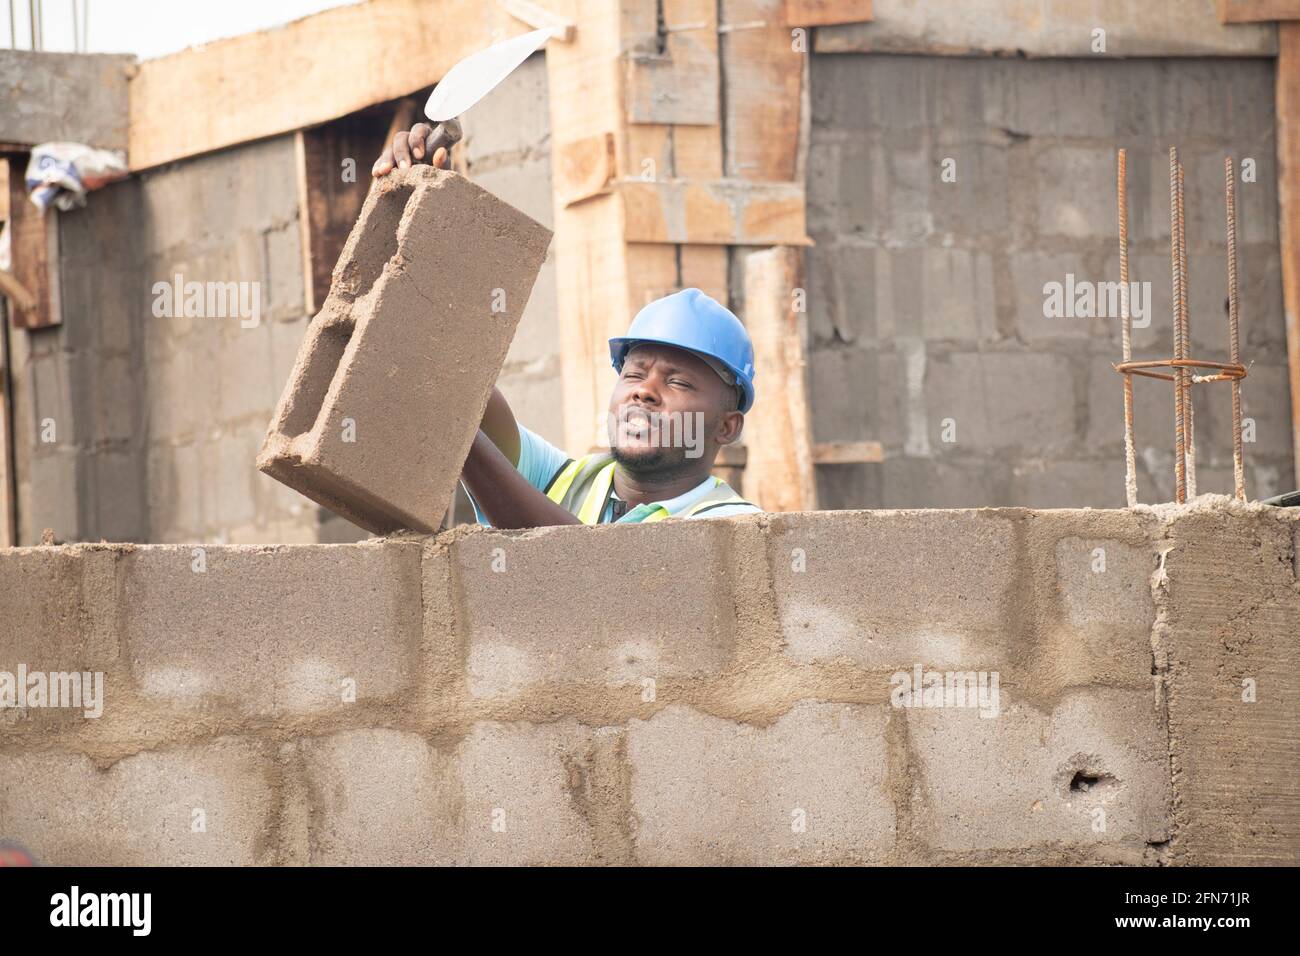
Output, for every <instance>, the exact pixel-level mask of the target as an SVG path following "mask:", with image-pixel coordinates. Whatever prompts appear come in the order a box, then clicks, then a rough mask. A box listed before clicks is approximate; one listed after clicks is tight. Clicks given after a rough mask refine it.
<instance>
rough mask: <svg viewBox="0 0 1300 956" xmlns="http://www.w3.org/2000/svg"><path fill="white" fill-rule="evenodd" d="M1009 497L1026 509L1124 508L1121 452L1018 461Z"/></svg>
mask: <svg viewBox="0 0 1300 956" xmlns="http://www.w3.org/2000/svg"><path fill="white" fill-rule="evenodd" d="M1111 374H1112V375H1115V373H1114V372H1112V373H1111ZM1115 378H1117V379H1118V378H1119V376H1118V375H1115ZM1140 481H1141V478H1140V477H1139V482H1140ZM1139 487H1141V485H1140V484H1139ZM1148 490H1149V489H1148ZM1011 496H1012V500H1013V501H1014V502H1015V503H1016V504H1017V506H1019V507H1025V508H1123V507H1124V506H1125V504H1126V502H1127V500H1128V499H1127V498H1126V497H1125V494H1124V455H1123V452H1122V451H1121V452H1120V453H1119V455H1118V457H1112V458H1098V459H1068V458H1067V459H1057V460H1055V461H1052V460H1043V459H1030V460H1027V461H1021V462H1019V463H1018V464H1016V465H1015V467H1014V468H1012V470H1011Z"/></svg>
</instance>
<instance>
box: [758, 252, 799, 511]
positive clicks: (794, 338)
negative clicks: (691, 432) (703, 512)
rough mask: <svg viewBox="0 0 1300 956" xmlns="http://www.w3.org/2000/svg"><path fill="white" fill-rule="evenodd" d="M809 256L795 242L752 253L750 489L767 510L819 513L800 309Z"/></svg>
mask: <svg viewBox="0 0 1300 956" xmlns="http://www.w3.org/2000/svg"><path fill="white" fill-rule="evenodd" d="M801 260H802V254H801V252H800V250H798V249H796V248H791V247H788V246H778V247H776V248H774V249H764V250H762V251H760V252H751V253H750V254H749V255H747V256H745V267H744V268H745V326H746V328H748V329H749V335H750V338H751V339H752V340H753V342H754V374H755V377H756V380H757V383H758V387H759V388H760V389H761V393H760V395H761V397H760V398H759V400H758V401H757V402H755V403H754V407H753V408H752V409H750V411H749V414H748V415H746V416H745V419H746V421H745V446H746V448H747V449H748V458H747V460H746V462H745V494H746V496H747V497H749V499H750V500H751V501H753V502H754V503H755V504H757V505H759V506H760V507H762V508H763V509H765V510H767V511H812V510H815V509H816V507H817V486H816V482H815V480H814V476H813V453H812V438H811V436H812V425H811V422H810V420H809V411H808V396H807V387H806V384H805V379H806V369H805V365H806V362H805V358H804V340H805V337H806V334H807V332H806V319H807V317H806V314H805V313H803V312H799V311H796V309H795V307H794V303H795V297H794V290H795V289H797V288H800V286H801V283H802V278H801V271H802V263H801Z"/></svg>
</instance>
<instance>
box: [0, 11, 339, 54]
mask: <svg viewBox="0 0 1300 956" xmlns="http://www.w3.org/2000/svg"><path fill="white" fill-rule="evenodd" d="M355 2H358V0H84V7H85V8H86V9H88V12H89V15H88V18H87V24H86V33H87V41H88V43H87V45H88V49H89V52H91V53H134V54H136V56H139V57H141V58H143V59H148V58H151V57H155V56H162V55H164V54H167V53H174V52H176V51H177V50H183V49H185V48H186V47H189V46H194V45H195V44H198V43H207V42H208V41H210V40H216V39H219V38H221V37H229V36H235V35H236V34H240V33H251V32H253V31H254V30H262V29H265V28H266V27H270V26H275V25H276V24H280V23H288V22H289V21H291V20H297V19H299V18H301V17H305V16H307V15H308V14H312V13H318V12H319V11H321V10H326V9H329V8H330V7H341V6H344V5H345V4H348V3H355ZM74 3H76V6H77V10H78V16H80V10H81V9H82V8H83V2H82V0H41V7H42V10H41V18H40V22H41V23H42V24H43V27H44V41H43V42H42V44H41V48H42V49H44V50H56V51H71V50H72V49H74V46H73V32H72V23H73V12H72V11H73V4H74ZM30 5H31V0H0V47H5V48H8V47H11V46H17V47H18V48H20V49H24V50H25V49H30V47H31V33H30V30H31V25H30V24H31V21H30V18H29V16H28V9H29V8H30ZM10 11H12V13H13V18H14V21H15V23H14V27H15V28H14V30H13V32H14V33H16V34H17V36H18V42H17V44H15V43H14V42H13V41H12V39H11V33H10V26H9V23H10V21H9V17H10Z"/></svg>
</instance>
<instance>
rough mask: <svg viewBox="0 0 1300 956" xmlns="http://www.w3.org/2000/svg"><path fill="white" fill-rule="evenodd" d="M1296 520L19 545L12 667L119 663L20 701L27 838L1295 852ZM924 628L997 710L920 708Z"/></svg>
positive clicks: (1166, 517)
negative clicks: (57, 691) (913, 698)
mask: <svg viewBox="0 0 1300 956" xmlns="http://www.w3.org/2000/svg"><path fill="white" fill-rule="evenodd" d="M1298 535H1300V517H1298V516H1296V515H1294V514H1289V513H1287V512H1284V511H1280V510H1272V509H1266V508H1262V507H1260V506H1252V507H1245V506H1239V505H1235V504H1228V503H1227V502H1226V501H1224V500H1222V499H1220V500H1219V501H1218V502H1217V503H1215V504H1213V505H1207V504H1206V502H1201V503H1198V504H1197V505H1196V506H1194V507H1191V508H1184V509H1173V508H1164V509H1160V510H1155V509H1141V510H1138V511H1134V512H1120V511H1088V510H1083V511H1026V510H1018V509H1006V510H978V511H960V510H954V511H888V512H840V513H824V512H822V513H812V514H797V515H784V516H771V517H756V518H745V519H733V520H722V521H708V522H680V523H676V522H674V523H668V524H663V525H656V526H608V527H601V528H554V529H547V530H543V531H533V532H527V533H499V532H489V531H485V530H482V529H477V528H476V529H458V530H457V531H455V532H452V533H448V534H444V535H441V536H439V537H436V538H417V537H395V538H389V539H384V540H375V541H369V542H362V543H359V544H350V545H302V546H280V547H253V546H214V547H209V548H207V549H206V551H205V552H203V553H201V554H200V553H199V552H196V551H195V550H194V548H192V547H191V546H188V545H172V546H143V547H132V546H93V545H76V546H70V547H60V548H31V549H18V550H12V551H7V552H4V553H2V554H0V671H6V670H7V671H9V672H11V673H12V672H15V671H16V670H17V668H18V666H19V665H20V664H22V665H25V666H26V668H27V669H28V671H29V672H34V671H38V670H41V671H60V670H62V671H68V670H74V669H75V670H84V671H102V672H104V673H105V675H106V678H105V679H106V683H107V693H106V703H105V705H104V708H103V714H102V716H101V717H100V718H98V719H85V718H83V717H82V716H81V715H80V713H78V712H72V711H70V710H54V709H49V708H46V709H38V708H30V709H28V710H26V711H19V710H13V709H10V710H0V838H4V839H12V840H17V841H19V842H21V843H23V844H25V845H26V846H27V847H28V848H29V849H30V850H32V851H33V852H34V853H35V854H36V856H37V857H38V858H39V859H41V860H42V861H44V862H47V863H53V864H73V863H79V864H147V863H170V864H183V863H230V864H303V863H316V864H334V863H555V864H559V863H613V864H617V863H634V862H635V863H643V864H661V863H668V864H679V863H680V864H685V863H738V864H745V863H768V862H784V863H831V862H853V863H857V862H872V863H896V864H934V863H938V864H943V863H957V862H1024V863H1123V864H1136V865H1155V864H1208V863H1290V864H1295V863H1296V862H1300V783H1297V781H1298V780H1300V774H1298V773H1297V771H1298V770H1300V736H1298V735H1297V727H1298V726H1300V722H1298V721H1297V718H1298V717H1300V713H1298V712H1297V711H1298V709H1300V704H1297V701H1298V700H1300V695H1298V694H1297V681H1296V676H1295V673H1294V669H1293V668H1292V667H1290V665H1289V661H1290V658H1291V651H1292V650H1293V645H1294V641H1295V635H1296V634H1297V633H1300V589H1298V586H1297V582H1296V574H1297V536H1298ZM578 556H580V557H581V560H576V558H577V557H578ZM200 567H202V568H203V570H201V571H199V570H196V568H200ZM917 666H920V667H922V668H924V669H925V670H926V671H936V672H946V671H984V672H996V673H997V674H998V675H999V682H1000V683H999V702H998V710H997V715H996V716H981V712H980V711H979V710H978V709H974V708H970V707H966V708H960V707H958V708H954V707H926V706H922V707H916V708H902V707H896V706H894V703H895V701H894V700H893V696H892V692H893V691H894V689H895V685H894V684H893V683H892V682H891V681H892V679H893V678H894V676H895V675H896V674H897V673H899V672H904V673H907V674H911V673H912V672H913V670H914V668H916V667H917ZM1247 683H1249V685H1250V686H1251V687H1253V688H1254V694H1255V696H1254V699H1253V702H1247V701H1246V700H1244V699H1243V691H1244V689H1245V687H1244V685H1245V684H1247ZM352 696H354V698H355V699H352Z"/></svg>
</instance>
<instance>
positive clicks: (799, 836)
mask: <svg viewBox="0 0 1300 956" xmlns="http://www.w3.org/2000/svg"><path fill="white" fill-rule="evenodd" d="M885 722H886V714H885V711H884V708H883V707H879V706H877V707H864V706H859V705H851V704H823V703H817V702H813V701H804V702H801V703H799V704H797V705H795V707H794V708H793V709H791V710H790V711H789V712H788V713H786V714H784V715H783V716H781V717H779V718H778V719H777V720H776V721H775V722H773V723H772V725H771V726H769V727H755V726H752V725H749V724H740V723H735V722H733V721H728V720H722V719H720V718H717V717H712V716H708V715H706V714H701V713H699V712H697V711H695V710H692V709H690V708H688V707H685V706H682V705H678V704H674V705H672V706H670V707H668V708H667V709H666V710H664V711H662V712H660V713H658V714H656V715H655V716H654V717H652V718H650V719H649V720H632V721H630V722H629V724H628V729H627V760H628V763H629V764H630V766H631V777H632V782H631V794H632V796H631V799H632V804H631V808H632V812H633V813H634V814H635V816H636V829H635V847H636V859H637V862H638V863H640V864H643V865H650V866H657V865H673V866H754V865H759V864H793V863H850V862H870V861H874V860H879V859H881V858H882V857H884V856H885V854H887V853H888V852H889V850H890V849H891V848H892V846H893V843H894V826H895V822H894V806H893V802H892V801H891V799H890V797H889V793H888V791H887V790H886V788H885V764H886V756H885Z"/></svg>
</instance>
